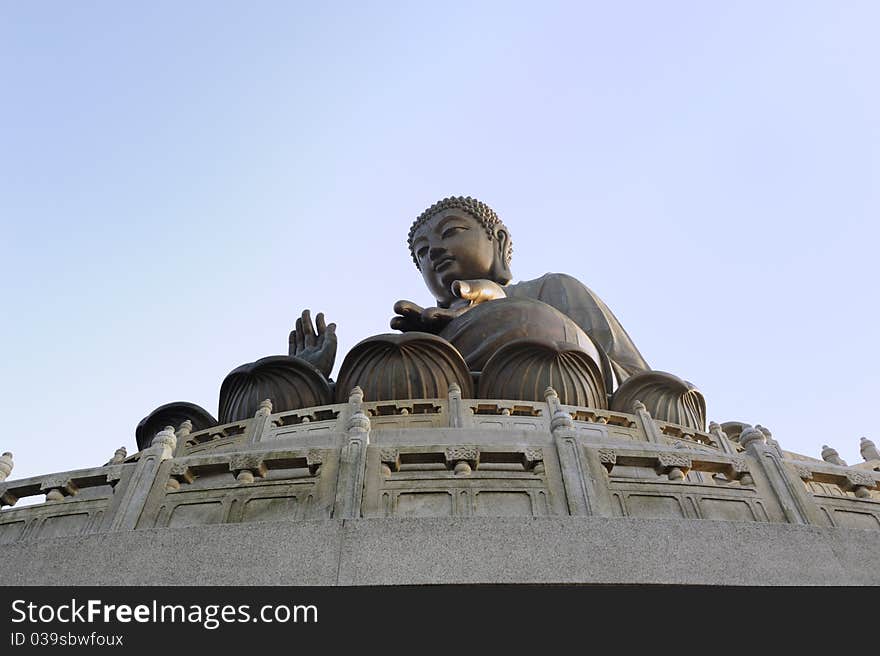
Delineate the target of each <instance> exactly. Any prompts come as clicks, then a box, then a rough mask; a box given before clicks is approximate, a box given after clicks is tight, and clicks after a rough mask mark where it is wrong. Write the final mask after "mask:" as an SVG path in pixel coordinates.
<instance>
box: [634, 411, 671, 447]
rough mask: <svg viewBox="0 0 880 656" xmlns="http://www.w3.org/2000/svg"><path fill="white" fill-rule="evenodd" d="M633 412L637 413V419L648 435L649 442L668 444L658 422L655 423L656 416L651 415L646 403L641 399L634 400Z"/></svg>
mask: <svg viewBox="0 0 880 656" xmlns="http://www.w3.org/2000/svg"><path fill="white" fill-rule="evenodd" d="M633 414H635V416H636V419H638V422H639V424H640V425H641V428H642V431H643V432H644V433H645V435H646V436H647V438H648V441H649V442H653V443H654V444H666V440H665V439H664V437H663V433H661V432H660V430H659V429H658V428H657V424H656V423H654V418H653V417H652V416H651V413H650V412H648V409H647V408H646V407H645V404H644V403H642V402H641V401H635V402H633Z"/></svg>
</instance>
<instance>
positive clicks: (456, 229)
mask: <svg viewBox="0 0 880 656" xmlns="http://www.w3.org/2000/svg"><path fill="white" fill-rule="evenodd" d="M462 230H467V228H465V227H464V226H450V227H448V228H446V230H444V231H443V239H446V238H448V237H452V235H457V234H458V233H459V232H461V231H462Z"/></svg>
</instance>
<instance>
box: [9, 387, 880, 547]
mask: <svg viewBox="0 0 880 656" xmlns="http://www.w3.org/2000/svg"><path fill="white" fill-rule="evenodd" d="M768 435H769V434H768V433H765V432H761V431H760V430H755V429H749V430H747V431H745V432H743V433H742V435H740V436H739V439H738V440H737V441H734V440H731V439H729V438H728V437H727V436H726V435H725V433H724V432H723V431H722V430H721V429H720V428H719V427H718V426H717V425H716V424H712V425H711V426H710V430H709V431H708V432H703V431H695V430H693V429H689V428H686V427H684V426H677V425H674V424H669V423H665V422H659V421H655V420H654V419H653V418H652V417H651V416H650V415H649V414H648V412H647V411H646V410H645V408H644V406H641V404H636V405H635V407H634V408H633V412H632V413H631V414H629V413H618V412H611V411H607V410H596V409H591V408H579V407H573V406H566V405H562V404H560V402H559V399H558V397H557V395H556V393H555V392H554V391H553V390H550V389H548V391H547V395H546V399H545V401H543V402H535V401H516V400H504V399H498V400H487V399H462V398H461V397H460V392H459V391H458V390H457V389H456V388H455V387H454V386H453V388H452V390H451V392H450V394H449V395H448V397H447V398H443V399H421V400H419V399H417V400H407V401H394V402H365V401H364V400H363V398H362V394H361V393H360V391H359V390H358V389H355V390H353V391H352V394H351V397H350V399H349V401H348V403H341V404H334V405H328V406H322V407H317V408H307V409H303V410H296V411H290V412H281V413H273V412H272V407H271V403H269V402H268V401H266V402H264V403H263V404H262V405H261V407H260V409H259V410H258V411H257V413H256V415H255V416H254V417H253V418H251V419H248V420H246V421H241V422H236V423H233V424H227V425H225V426H215V427H212V428H210V429H207V430H203V431H198V432H193V431H192V430H191V426H190V425H189V422H184V423H183V424H181V426H179V427H177V429H174V428H173V427H168V428H166V429H164V430H162V431H160V432H159V433H157V434H156V436H155V439H154V440H153V444H152V446H150V447H149V448H147V449H144V450H143V451H141V452H139V453H137V454H134V455H133V456H130V457H128V458H118V459H117V461H114V462H113V464H108V465H105V466H103V467H96V468H93V469H85V470H77V471H72V472H64V473H60V474H52V475H48V476H40V477H33V478H29V479H23V480H17V481H15V480H13V481H3V482H0V504H2V506H3V507H2V510H0V543H11V542H18V541H27V540H40V539H43V538H49V537H59V536H64V535H80V534H86V533H101V532H113V531H128V530H135V529H140V528H161V527H182V526H194V525H204V524H235V523H243V522H254V521H299V520H307V519H332V518H337V519H346V518H358V517H365V518H371V517H443V516H445V517H466V516H496V517H497V516H525V517H540V516H590V515H593V516H602V517H642V518H679V519H681V518H684V519H692V520H700V519H712V520H722V521H748V522H777V523H789V524H802V525H815V526H823V527H843V528H864V529H873V530H880V461H877V467H873V466H872V465H871V464H870V463H867V464H865V465H861V466H856V467H848V466H845V465H842V464H833V463H831V462H825V461H811V460H796V459H793V458H792V457H788V456H787V455H786V454H785V453H784V452H783V451H781V450H780V448H779V445H778V444H777V443H776V442H775V441H774V440H773V439H772V438H770V437H768ZM841 462H842V461H841ZM40 495H45V501H43V502H42V503H36V504H33V505H28V506H23V507H16V506H15V504H16V502H17V501H18V499H21V498H24V497H29V496H30V497H34V496H40Z"/></svg>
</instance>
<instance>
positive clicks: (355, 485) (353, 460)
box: [333, 387, 370, 519]
mask: <svg viewBox="0 0 880 656" xmlns="http://www.w3.org/2000/svg"><path fill="white" fill-rule="evenodd" d="M363 402H364V392H363V390H362V389H361V388H360V387H355V388H354V389H353V390H351V394H350V395H349V397H348V404H349V408H350V411H351V414H350V416H349V418H348V422H347V423H346V427H345V432H346V440H347V441H346V444H345V446H343V447H342V453H341V454H340V457H339V473H338V475H337V476H338V477H337V479H336V500H335V503H334V504H333V517H335V518H337V519H352V518H356V517H360V514H361V502H362V501H363V497H364V475H365V471H366V466H367V446H368V445H369V444H370V418H369V417H368V416H367V415H366V413H365V412H364V409H363Z"/></svg>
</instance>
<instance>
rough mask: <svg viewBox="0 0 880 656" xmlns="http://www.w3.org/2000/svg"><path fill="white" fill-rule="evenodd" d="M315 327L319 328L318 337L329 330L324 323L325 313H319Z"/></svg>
mask: <svg viewBox="0 0 880 656" xmlns="http://www.w3.org/2000/svg"><path fill="white" fill-rule="evenodd" d="M315 325H316V326H317V328H318V335H319V336H320V335H323V334H324V332H325V331H326V330H327V324H325V323H324V313H323V312H318V316H317V317H315Z"/></svg>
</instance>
